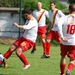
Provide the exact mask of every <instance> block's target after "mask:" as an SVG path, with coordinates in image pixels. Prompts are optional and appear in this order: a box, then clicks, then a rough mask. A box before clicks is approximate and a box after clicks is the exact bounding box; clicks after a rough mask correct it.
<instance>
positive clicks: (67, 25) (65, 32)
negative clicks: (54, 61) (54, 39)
mask: <svg viewBox="0 0 75 75" xmlns="http://www.w3.org/2000/svg"><path fill="white" fill-rule="evenodd" d="M58 29H59V31H58V32H59V34H60V37H63V36H64V37H66V38H67V39H68V42H64V41H62V44H64V45H75V15H73V14H70V15H67V16H65V17H62V18H61V19H60V20H59V23H58Z"/></svg>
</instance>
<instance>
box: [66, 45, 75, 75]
mask: <svg viewBox="0 0 75 75" xmlns="http://www.w3.org/2000/svg"><path fill="white" fill-rule="evenodd" d="M68 50H69V52H68V54H67V55H68V57H69V58H70V62H69V64H68V69H67V70H66V75H70V74H71V72H72V70H73V68H74V66H75V46H68Z"/></svg>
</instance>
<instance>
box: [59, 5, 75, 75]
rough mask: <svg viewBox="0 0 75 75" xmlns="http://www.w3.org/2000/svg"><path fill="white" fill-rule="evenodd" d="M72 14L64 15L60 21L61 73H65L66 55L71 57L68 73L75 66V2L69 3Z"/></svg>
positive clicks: (68, 73)
mask: <svg viewBox="0 0 75 75" xmlns="http://www.w3.org/2000/svg"><path fill="white" fill-rule="evenodd" d="M69 12H70V14H69V15H67V16H65V17H62V18H61V19H60V20H59V23H58V32H59V34H60V37H61V39H62V44H61V50H60V51H61V53H60V54H61V60H60V72H61V74H60V75H65V68H66V56H68V58H69V59H70V61H69V64H68V68H67V70H66V75H71V72H72V70H73V68H74V66H75V4H70V5H69Z"/></svg>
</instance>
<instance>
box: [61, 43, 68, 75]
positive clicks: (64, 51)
mask: <svg viewBox="0 0 75 75" xmlns="http://www.w3.org/2000/svg"><path fill="white" fill-rule="evenodd" d="M60 55H61V59H60V75H64V74H65V68H66V55H67V46H65V45H63V44H61V46H60Z"/></svg>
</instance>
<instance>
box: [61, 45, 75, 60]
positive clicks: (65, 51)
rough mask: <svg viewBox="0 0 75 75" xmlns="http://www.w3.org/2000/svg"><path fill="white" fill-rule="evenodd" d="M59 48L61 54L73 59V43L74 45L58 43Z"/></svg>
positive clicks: (74, 48)
mask: <svg viewBox="0 0 75 75" xmlns="http://www.w3.org/2000/svg"><path fill="white" fill-rule="evenodd" d="M60 48H61V49H60V50H61V53H60V54H61V56H66V55H67V56H68V57H70V58H72V59H75V45H74V46H71V45H70V46H69V45H63V44H61V45H60Z"/></svg>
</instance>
